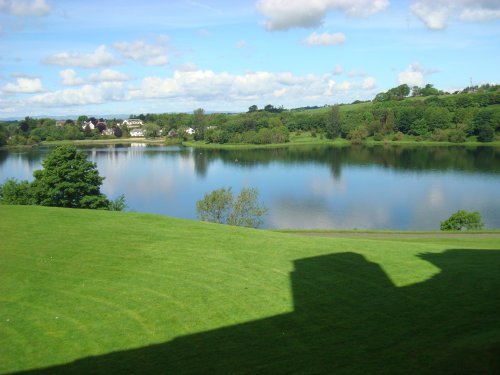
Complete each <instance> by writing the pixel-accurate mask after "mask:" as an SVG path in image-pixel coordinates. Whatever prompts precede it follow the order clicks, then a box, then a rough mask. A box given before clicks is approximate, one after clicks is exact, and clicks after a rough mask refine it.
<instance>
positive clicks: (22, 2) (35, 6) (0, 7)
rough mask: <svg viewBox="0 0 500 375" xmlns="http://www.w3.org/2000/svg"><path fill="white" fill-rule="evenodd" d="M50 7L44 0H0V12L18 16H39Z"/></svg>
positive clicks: (44, 13) (48, 10) (45, 13)
mask: <svg viewBox="0 0 500 375" xmlns="http://www.w3.org/2000/svg"><path fill="white" fill-rule="evenodd" d="M51 10H52V7H51V6H50V5H49V4H47V2H46V1H45V0H0V12H3V13H7V14H9V15H12V16H20V17H41V16H45V15H47V14H49V13H50V11H51Z"/></svg>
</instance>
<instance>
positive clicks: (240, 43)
mask: <svg viewBox="0 0 500 375" xmlns="http://www.w3.org/2000/svg"><path fill="white" fill-rule="evenodd" d="M246 46H247V42H246V40H240V41H238V42H236V44H235V47H236V48H244V47H246Z"/></svg>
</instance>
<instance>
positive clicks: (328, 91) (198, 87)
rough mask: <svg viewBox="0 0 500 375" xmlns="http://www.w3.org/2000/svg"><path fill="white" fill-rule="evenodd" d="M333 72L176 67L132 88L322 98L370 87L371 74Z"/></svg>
mask: <svg viewBox="0 0 500 375" xmlns="http://www.w3.org/2000/svg"><path fill="white" fill-rule="evenodd" d="M331 77H332V74H323V75H315V74H308V75H303V76H297V75H294V74H292V73H289V72H282V73H271V72H247V73H245V74H241V75H233V74H229V73H226V72H222V73H215V72H213V71H211V70H197V71H191V72H181V71H175V72H174V75H173V76H172V77H170V78H161V77H146V78H144V79H143V80H142V83H141V86H140V87H139V88H137V89H136V90H134V91H132V92H131V98H132V99H154V98H157V99H158V98H180V97H182V98H185V99H189V100H197V101H210V100H212V101H213V100H224V101H242V100H255V99H256V98H260V99H266V98H269V99H273V98H281V97H285V96H286V97H287V98H300V99H301V100H303V98H306V97H307V98H321V97H323V98H324V97H325V96H333V95H337V94H338V93H339V92H341V91H344V92H345V91H349V90H371V89H373V88H374V87H375V86H376V81H375V79H374V78H372V77H368V78H366V79H365V80H364V81H346V82H342V83H339V84H337V83H335V81H333V80H332V79H331Z"/></svg>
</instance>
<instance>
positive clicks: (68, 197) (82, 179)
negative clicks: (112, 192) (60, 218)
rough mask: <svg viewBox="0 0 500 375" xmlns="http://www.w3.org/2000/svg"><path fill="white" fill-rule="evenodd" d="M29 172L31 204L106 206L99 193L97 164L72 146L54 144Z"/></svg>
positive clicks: (102, 207) (99, 181)
mask: <svg viewBox="0 0 500 375" xmlns="http://www.w3.org/2000/svg"><path fill="white" fill-rule="evenodd" d="M42 166H43V169H42V170H37V171H35V172H34V173H33V176H34V177H35V180H34V181H33V183H32V188H33V198H34V203H35V204H38V205H41V206H56V207H69V208H93V209H107V208H108V207H109V201H108V199H107V198H106V196H105V195H104V194H102V193H101V191H100V187H101V184H102V181H103V180H104V177H101V176H99V172H98V171H97V166H96V164H95V163H92V162H90V161H88V160H87V156H86V155H85V154H84V153H82V152H79V151H77V149H76V148H75V147H74V146H60V147H57V148H56V149H55V150H54V151H53V152H52V153H51V154H50V155H49V156H48V157H47V158H46V159H45V160H44V161H43V162H42Z"/></svg>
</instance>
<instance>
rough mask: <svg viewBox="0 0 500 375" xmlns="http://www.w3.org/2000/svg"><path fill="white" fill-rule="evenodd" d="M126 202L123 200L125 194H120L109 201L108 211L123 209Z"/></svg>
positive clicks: (125, 206)
mask: <svg viewBox="0 0 500 375" xmlns="http://www.w3.org/2000/svg"><path fill="white" fill-rule="evenodd" d="M127 207H128V206H127V202H126V200H125V195H123V194H121V195H120V196H118V198H116V199H114V200H112V201H109V206H108V209H109V210H110V211H125V209H126V208H127Z"/></svg>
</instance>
